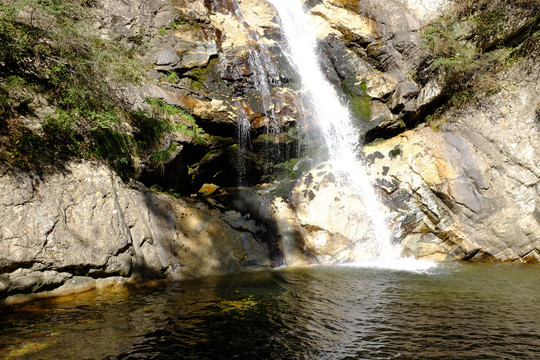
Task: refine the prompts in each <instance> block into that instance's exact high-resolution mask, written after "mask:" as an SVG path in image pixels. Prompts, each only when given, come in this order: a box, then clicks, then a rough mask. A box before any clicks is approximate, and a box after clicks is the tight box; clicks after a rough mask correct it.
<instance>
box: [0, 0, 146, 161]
mask: <svg viewBox="0 0 540 360" xmlns="http://www.w3.org/2000/svg"><path fill="white" fill-rule="evenodd" d="M93 13H94V9H93V8H92V2H91V1H80V0H67V1H60V0H20V1H15V0H12V1H3V2H2V3H0V43H2V46H1V47H0V159H1V160H4V161H8V162H11V163H12V164H14V165H16V166H19V167H22V168H33V167H35V166H36V164H37V163H39V162H42V161H45V159H47V158H48V159H53V158H58V157H59V156H66V155H67V156H74V155H75V156H84V157H92V156H94V157H103V153H105V152H106V151H108V150H111V151H112V150H116V151H119V152H120V154H117V155H118V158H116V159H115V161H119V162H123V163H126V164H127V163H128V162H129V159H128V156H129V153H128V151H127V149H125V145H126V139H124V137H125V136H123V135H122V134H121V132H120V131H118V130H119V126H120V124H121V123H122V122H123V121H125V119H126V113H125V112H124V111H123V109H122V103H121V101H120V98H119V97H118V95H117V92H116V91H115V88H116V86H117V85H118V84H122V83H126V82H132V83H134V82H138V81H139V80H140V79H141V77H142V73H141V72H140V70H138V69H140V68H141V66H140V64H139V63H138V61H137V59H136V57H137V54H136V53H135V51H134V50H130V49H127V48H124V47H122V46H121V45H118V44H114V43H113V42H112V41H109V40H107V39H105V38H103V37H101V36H100V34H99V33H98V32H97V30H95V28H94V27H93V24H92V19H93ZM43 109H45V110H46V113H43ZM38 110H40V113H39V114H38V113H37V112H38ZM118 147H119V148H118ZM107 148H109V149H107ZM113 165H120V164H119V163H118V164H113Z"/></svg>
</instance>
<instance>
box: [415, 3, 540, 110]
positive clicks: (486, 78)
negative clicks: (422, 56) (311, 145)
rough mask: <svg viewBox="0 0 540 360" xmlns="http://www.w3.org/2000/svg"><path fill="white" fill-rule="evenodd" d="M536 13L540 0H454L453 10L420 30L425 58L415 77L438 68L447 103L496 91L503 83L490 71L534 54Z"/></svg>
mask: <svg viewBox="0 0 540 360" xmlns="http://www.w3.org/2000/svg"><path fill="white" fill-rule="evenodd" d="M539 14H540V0H466V1H458V2H456V4H455V5H454V8H453V9H452V11H449V12H448V13H447V14H446V15H445V16H443V17H442V18H440V19H438V20H436V21H434V22H432V23H431V24H429V25H427V26H426V27H425V28H424V29H423V30H422V33H421V35H422V38H423V40H424V46H425V50H426V51H427V53H428V59H430V60H429V61H428V65H429V66H428V67H427V68H426V69H425V70H424V71H423V73H422V72H419V73H418V74H417V77H418V79H419V80H420V82H423V81H422V80H423V79H422V78H424V79H429V77H430V75H429V74H430V73H432V72H434V71H437V72H439V73H440V74H441V75H442V76H443V78H444V79H443V82H444V86H445V95H446V96H447V97H448V98H449V105H451V106H460V105H463V104H465V103H467V102H469V101H470V100H472V99H474V98H475V97H476V96H477V95H479V94H492V93H496V92H498V91H499V90H500V89H501V86H502V83H501V82H500V81H498V80H497V79H496V77H495V76H494V74H496V73H497V72H499V71H501V70H502V69H504V68H505V67H508V66H511V65H513V64H514V63H515V62H517V61H518V60H520V59H521V58H523V57H528V56H531V55H533V54H534V53H535V51H536V54H538V49H536V50H535V51H531V50H534V49H533V48H534V47H535V44H536V43H537V42H538V26H539V22H540V15H539ZM535 39H536V40H535ZM536 47H537V46H536Z"/></svg>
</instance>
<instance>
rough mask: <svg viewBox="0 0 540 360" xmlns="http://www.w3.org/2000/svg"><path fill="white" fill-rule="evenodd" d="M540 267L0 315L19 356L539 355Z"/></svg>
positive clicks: (209, 286) (310, 279) (40, 307)
mask: <svg viewBox="0 0 540 360" xmlns="http://www.w3.org/2000/svg"><path fill="white" fill-rule="evenodd" d="M539 289H540V267H538V266H534V265H482V264H476V265H445V266H439V267H437V268H434V269H430V270H428V271H426V272H423V273H415V272H404V271H395V270H380V269H369V268H354V267H310V268H302V269H284V270H273V271H258V272H253V273H246V274H240V275H230V276H224V277H213V278H206V279H203V280H197V281H186V282H181V283H175V284H168V285H162V286H159V287H155V288H149V289H143V290H140V289H139V290H131V291H127V290H126V291H121V292H117V293H109V294H97V293H88V294H83V295H79V296H75V297H72V298H71V299H57V300H47V301H41V302H38V303H35V304H32V305H28V306H25V307H24V308H22V309H20V310H19V311H17V312H15V313H13V314H9V315H5V316H2V317H0V358H7V359H173V358H178V359H180V358H181V359H231V358H235V359H389V358H390V359H393V358H398V359H410V358H433V359H441V358H444V359H449V358H454V359H459V358H462V359H471V358H484V359H509V358H519V359H534V358H537V356H538V354H539V353H540V290H539Z"/></svg>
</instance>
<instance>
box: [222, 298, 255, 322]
mask: <svg viewBox="0 0 540 360" xmlns="http://www.w3.org/2000/svg"><path fill="white" fill-rule="evenodd" d="M259 305H260V303H259V302H258V301H256V300H255V297H254V296H248V297H247V298H244V299H240V300H222V301H220V302H219V304H218V306H219V308H220V309H221V311H222V312H224V313H225V314H230V315H232V316H233V317H234V318H238V319H243V318H245V316H246V315H247V314H248V313H249V312H251V311H254V310H256V309H257V307H258V306H259Z"/></svg>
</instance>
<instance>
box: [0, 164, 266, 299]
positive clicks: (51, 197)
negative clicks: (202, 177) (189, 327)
mask: <svg viewBox="0 0 540 360" xmlns="http://www.w3.org/2000/svg"><path fill="white" fill-rule="evenodd" d="M52 170H54V171H53V172H52V173H45V174H41V175H38V174H35V173H31V174H28V173H24V172H20V171H13V169H9V168H7V167H4V166H2V167H1V170H0V189H1V190H2V191H1V192H0V194H1V196H0V215H1V218H2V219H3V225H2V231H1V233H0V243H1V244H2V246H1V249H0V296H1V297H6V296H10V295H17V294H18V295H24V294H28V293H33V292H43V291H49V290H54V289H60V291H59V292H58V293H57V294H65V293H69V292H73V291H80V290H84V289H87V288H88V287H93V286H96V282H99V281H100V280H102V279H107V278H111V279H115V281H120V282H121V281H126V280H128V279H131V280H137V279H141V278H142V279H151V278H168V279H171V280H180V279H189V278H196V277H200V276H204V275H211V274H223V273H229V272H237V271H242V270H243V269H245V268H246V267H250V266H269V265H270V260H269V256H268V248H267V246H265V245H264V244H262V243H261V242H260V241H258V240H257V239H258V238H260V234H261V233H264V232H266V229H264V227H260V226H258V225H257V224H255V223H254V222H253V221H252V220H249V219H247V218H245V217H243V216H242V215H241V214H238V213H235V212H231V211H228V212H224V213H222V212H220V211H218V210H215V209H211V208H209V207H208V206H207V205H205V204H203V203H201V202H200V201H190V200H181V199H174V198H172V197H169V196H167V195H164V194H155V193H151V192H148V191H147V190H146V189H145V188H144V187H142V186H140V185H139V186H138V188H139V190H137V189H136V188H130V187H127V186H126V185H125V184H124V183H123V182H122V181H121V179H120V178H119V177H118V176H116V175H114V174H113V173H112V172H111V170H110V169H108V168H107V167H106V166H103V165H97V164H93V163H89V162H83V163H73V164H69V165H68V166H67V167H66V168H65V169H64V171H63V172H57V171H56V169H52Z"/></svg>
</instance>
